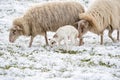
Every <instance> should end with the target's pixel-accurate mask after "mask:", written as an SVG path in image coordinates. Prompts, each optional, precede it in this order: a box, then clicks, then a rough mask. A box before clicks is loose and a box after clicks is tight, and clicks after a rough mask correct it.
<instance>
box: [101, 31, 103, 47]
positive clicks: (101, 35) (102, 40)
mask: <svg viewBox="0 0 120 80" xmlns="http://www.w3.org/2000/svg"><path fill="white" fill-rule="evenodd" d="M100 37H101V40H100V44H101V45H103V32H102V33H101V35H100Z"/></svg>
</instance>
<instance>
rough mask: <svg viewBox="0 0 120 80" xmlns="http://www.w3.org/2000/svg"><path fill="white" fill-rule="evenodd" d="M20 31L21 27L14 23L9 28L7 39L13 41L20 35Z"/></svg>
mask: <svg viewBox="0 0 120 80" xmlns="http://www.w3.org/2000/svg"><path fill="white" fill-rule="evenodd" d="M21 31H22V29H21V28H20V27H19V26H17V25H14V26H13V27H12V28H11V29H10V33H9V41H10V42H12V43H13V42H14V41H15V40H16V39H17V38H18V37H19V36H20V35H21Z"/></svg>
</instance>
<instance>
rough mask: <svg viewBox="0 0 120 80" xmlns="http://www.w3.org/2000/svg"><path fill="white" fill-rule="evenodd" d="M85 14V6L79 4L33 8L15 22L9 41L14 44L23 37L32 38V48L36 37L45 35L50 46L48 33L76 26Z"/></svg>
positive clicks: (71, 3) (48, 5)
mask: <svg viewBox="0 0 120 80" xmlns="http://www.w3.org/2000/svg"><path fill="white" fill-rule="evenodd" d="M83 12H84V8H83V6H82V5H81V4H80V3H78V2H48V3H45V4H39V5H36V6H33V7H31V8H30V9H29V10H28V11H27V12H26V13H25V14H24V15H23V16H22V17H19V18H16V19H15V20H14V21H13V26H12V28H11V29H10V34H9V41H10V42H14V41H15V40H16V39H17V38H18V37H19V36H21V35H25V36H31V40H30V43H29V47H31V45H32V42H33V39H34V37H35V36H36V35H44V36H45V41H46V44H47V45H48V40H47V31H53V32H54V31H56V30H57V29H58V28H59V27H61V26H64V25H68V24H69V25H70V24H74V23H75V22H76V21H79V14H80V13H83Z"/></svg>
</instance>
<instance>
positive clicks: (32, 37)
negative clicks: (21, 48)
mask: <svg viewBox="0 0 120 80" xmlns="http://www.w3.org/2000/svg"><path fill="white" fill-rule="evenodd" d="M33 39H34V36H31V39H30V43H29V47H31V46H32V42H33Z"/></svg>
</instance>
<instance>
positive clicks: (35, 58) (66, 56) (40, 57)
mask: <svg viewBox="0 0 120 80" xmlns="http://www.w3.org/2000/svg"><path fill="white" fill-rule="evenodd" d="M53 1H54V0H53ZM38 2H43V1H42V0H41V1H40V0H0V80H120V42H117V43H112V41H111V40H110V39H109V38H108V36H107V31H105V35H104V45H100V44H99V42H100V37H99V36H98V35H96V34H93V33H90V32H89V33H87V34H86V35H85V36H84V40H85V44H84V45H83V46H80V47H79V46H73V47H72V48H71V50H70V51H68V52H66V51H65V50H63V49H58V48H57V47H54V48H50V47H46V46H44V45H45V41H44V37H43V36H37V37H36V38H35V40H34V42H33V46H32V47H31V48H28V44H29V39H30V38H29V37H24V36H22V37H20V38H19V39H17V41H16V42H15V43H13V44H12V43H10V42H9V41H8V38H9V37H8V36H9V28H10V27H11V24H12V20H13V19H14V18H16V17H17V16H21V15H22V14H23V13H24V12H25V11H26V9H28V8H29V6H30V5H33V4H35V3H38ZM44 2H45V1H44ZM53 34H54V33H51V32H49V33H48V37H49V38H50V37H52V35H53ZM113 36H114V37H116V31H115V32H114V34H113ZM61 48H62V46H61Z"/></svg>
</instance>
